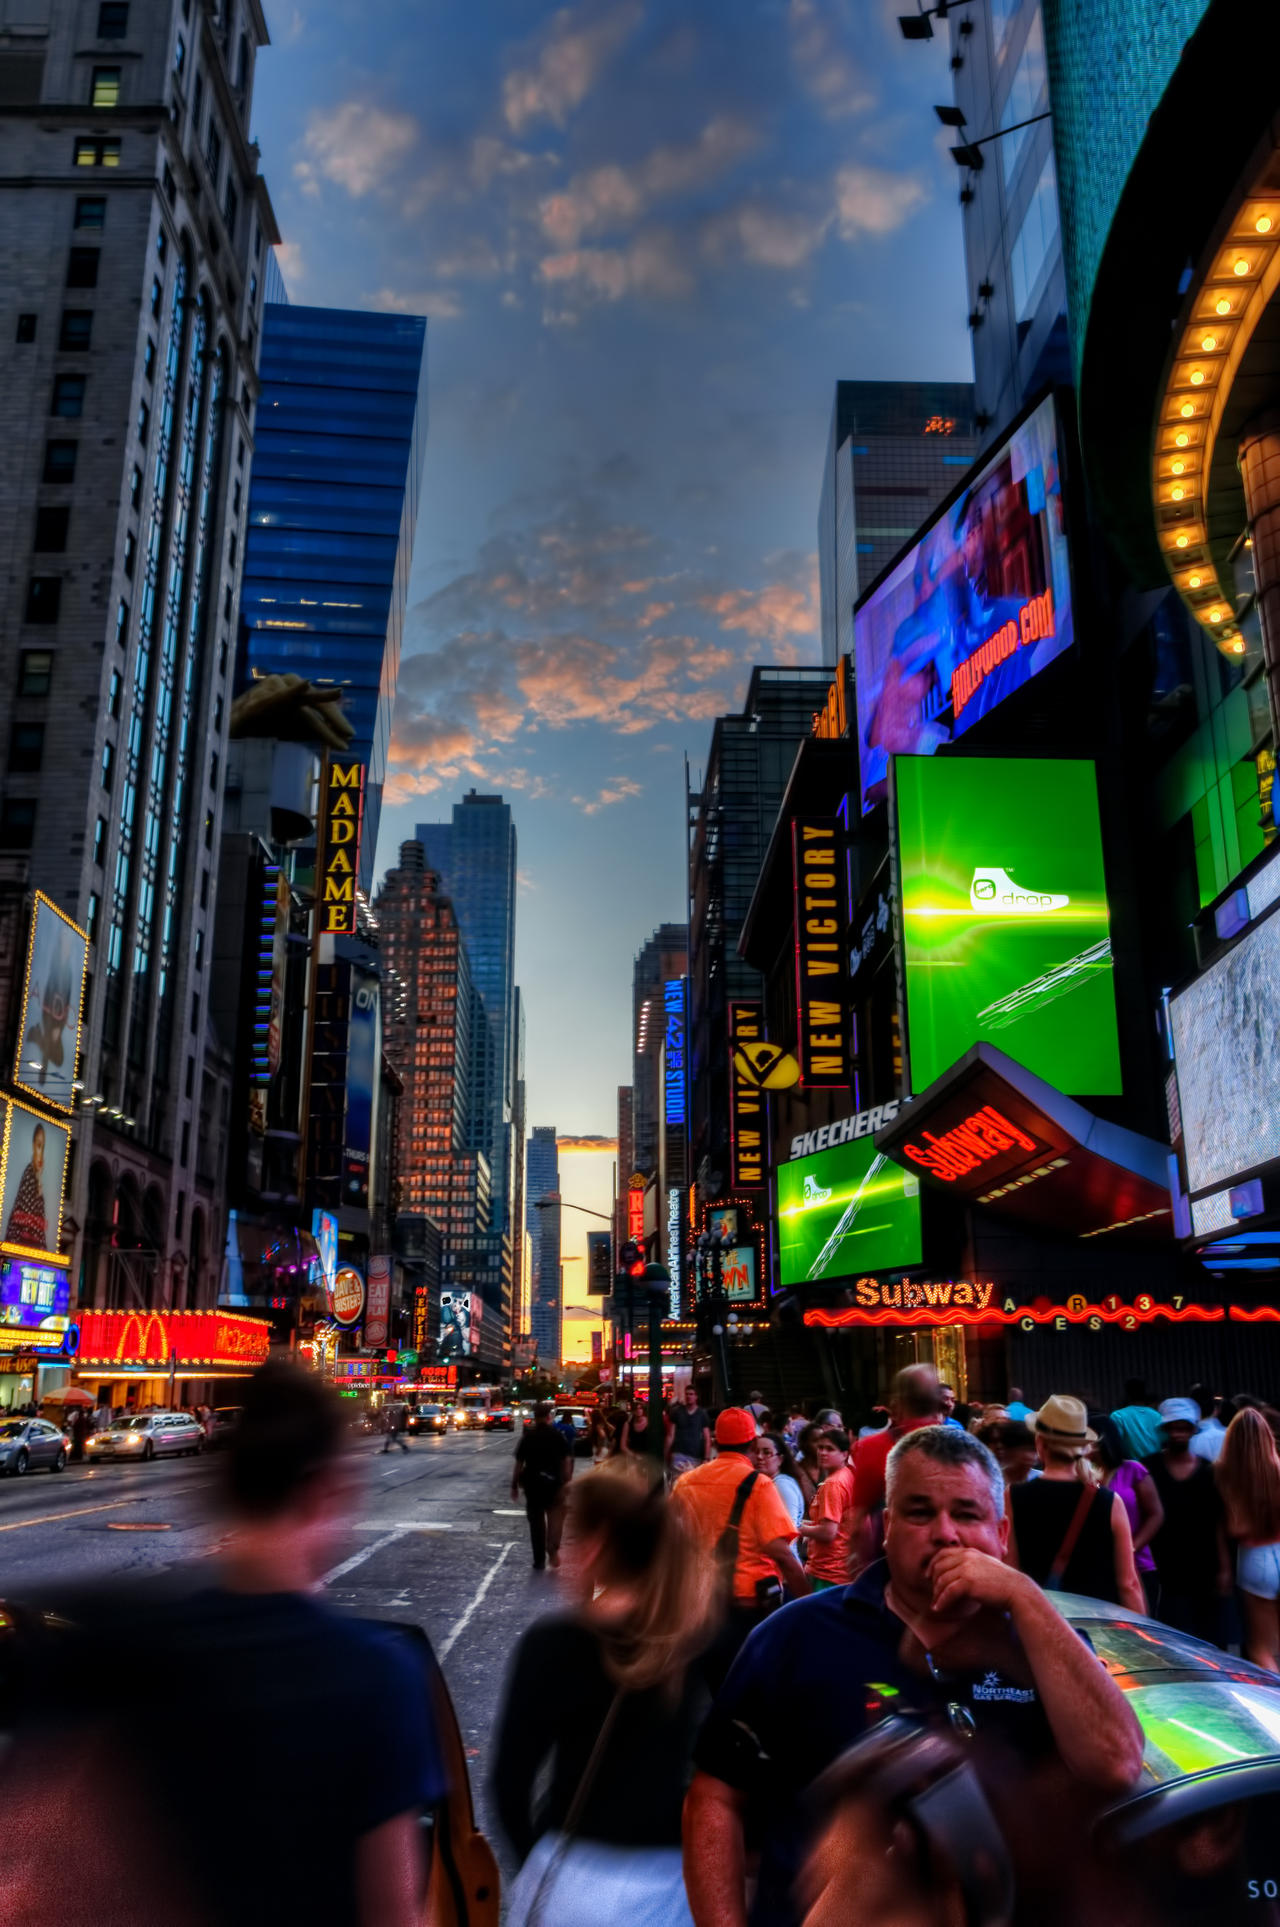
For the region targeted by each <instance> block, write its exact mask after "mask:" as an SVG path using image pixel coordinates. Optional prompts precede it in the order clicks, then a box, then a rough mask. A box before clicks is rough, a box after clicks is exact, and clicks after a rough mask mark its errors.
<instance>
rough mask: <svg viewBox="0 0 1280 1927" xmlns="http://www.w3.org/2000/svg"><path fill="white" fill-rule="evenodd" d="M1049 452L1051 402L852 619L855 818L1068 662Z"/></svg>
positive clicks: (1063, 534) (1065, 561)
mask: <svg viewBox="0 0 1280 1927" xmlns="http://www.w3.org/2000/svg"><path fill="white" fill-rule="evenodd" d="M1058 450H1059V438H1058V423H1057V415H1056V411H1055V409H1054V404H1053V399H1052V397H1049V398H1047V399H1046V400H1045V401H1043V402H1042V403H1041V405H1040V406H1039V408H1037V409H1036V410H1035V411H1034V412H1033V413H1032V414H1031V415H1029V416H1028V417H1027V419H1026V421H1025V422H1023V423H1022V425H1021V427H1019V428H1016V429H1015V430H1014V431H1013V433H1012V435H1010V437H1009V439H1008V440H1007V441H1006V442H1004V443H1002V444H1001V446H1000V448H999V449H997V450H996V452H995V453H994V454H993V455H992V456H991V457H990V458H989V459H988V460H987V461H986V462H985V463H984V464H983V466H982V467H981V468H979V469H978V470H977V471H976V473H975V474H974V476H973V479H972V480H971V481H970V482H969V483H968V484H967V485H966V487H965V488H964V489H963V490H962V492H961V494H960V495H959V497H958V498H957V499H956V500H954V501H953V502H952V503H951V504H950V505H949V506H948V507H947V508H945V509H943V510H942V512H941V513H940V514H939V515H938V516H937V517H935V519H934V521H933V523H932V524H931V525H930V526H929V528H928V529H927V531H926V532H925V534H924V535H923V536H922V537H921V539H920V541H919V542H917V543H916V545H915V547H914V548H913V549H911V550H910V552H909V553H908V554H907V555H905V556H904V557H903V558H902V560H901V562H899V563H898V564H897V566H896V568H894V569H893V570H892V571H891V572H890V573H889V574H888V575H887V576H886V577H885V579H884V581H883V582H882V583H881V584H880V587H879V588H878V589H876V590H874V591H873V592H872V594H871V595H870V596H869V597H868V598H867V600H866V602H865V603H863V605H862V606H861V607H860V608H859V609H857V610H856V611H855V612H854V618H853V633H854V654H855V660H856V664H857V681H856V688H857V699H858V752H859V757H860V761H861V772H862V777H861V780H862V808H863V811H864V812H865V811H867V810H869V809H870V808H871V807H872V805H873V804H875V803H877V802H879V801H880V799H881V798H882V797H883V796H884V795H885V794H886V793H887V786H888V780H889V760H890V758H891V757H892V756H894V755H910V756H932V755H933V753H934V751H935V750H936V749H937V748H938V746H939V745H940V744H941V743H949V742H954V741H955V739H956V738H957V737H958V736H962V735H963V734H964V732H965V731H966V730H967V729H970V728H971V727H972V726H973V724H974V723H976V722H977V721H978V720H979V718H980V717H982V716H985V715H987V714H989V712H990V711H991V710H993V709H994V708H995V707H996V705H997V704H998V703H1001V702H1003V701H1004V699H1005V697H1006V696H1009V695H1011V694H1012V693H1013V691H1014V690H1015V689H1019V688H1021V686H1022V685H1023V683H1025V682H1029V681H1030V679H1031V677H1032V676H1035V675H1038V674H1039V673H1040V671H1041V670H1042V669H1044V668H1046V667H1047V665H1048V664H1049V663H1051V662H1053V661H1054V660H1055V658H1056V657H1058V656H1060V655H1061V654H1062V653H1063V651H1064V650H1065V649H1069V648H1070V646H1071V642H1072V638H1073V620H1072V607H1071V573H1070V566H1069V557H1068V552H1067V531H1066V522H1065V516H1064V513H1063V503H1062V478H1061V470H1060V462H1059V452H1058Z"/></svg>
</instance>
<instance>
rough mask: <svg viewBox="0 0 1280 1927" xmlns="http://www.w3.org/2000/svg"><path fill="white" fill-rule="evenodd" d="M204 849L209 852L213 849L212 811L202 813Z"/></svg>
mask: <svg viewBox="0 0 1280 1927" xmlns="http://www.w3.org/2000/svg"><path fill="white" fill-rule="evenodd" d="M204 847H205V849H206V850H211V849H212V848H213V811H212V810H206V811H205V813H204Z"/></svg>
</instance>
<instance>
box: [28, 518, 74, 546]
mask: <svg viewBox="0 0 1280 1927" xmlns="http://www.w3.org/2000/svg"><path fill="white" fill-rule="evenodd" d="M70 520H71V510H70V509H69V508H57V509H37V510H36V539H35V547H36V548H37V549H39V550H41V551H42V552H43V553H44V554H46V555H61V554H62V552H63V550H64V549H65V548H66V546H67V524H68V522H69V521H70Z"/></svg>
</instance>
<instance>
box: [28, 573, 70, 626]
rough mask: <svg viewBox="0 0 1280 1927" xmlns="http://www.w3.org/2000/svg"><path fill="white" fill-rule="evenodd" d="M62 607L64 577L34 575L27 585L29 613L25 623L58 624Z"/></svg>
mask: <svg viewBox="0 0 1280 1927" xmlns="http://www.w3.org/2000/svg"><path fill="white" fill-rule="evenodd" d="M61 605H62V577H61V576H60V575H33V576H32V578H31V580H30V582H29V583H28V584H27V612H26V615H25V616H24V617H23V620H24V622H56V621H57V620H58V610H59V608H60V607H61Z"/></svg>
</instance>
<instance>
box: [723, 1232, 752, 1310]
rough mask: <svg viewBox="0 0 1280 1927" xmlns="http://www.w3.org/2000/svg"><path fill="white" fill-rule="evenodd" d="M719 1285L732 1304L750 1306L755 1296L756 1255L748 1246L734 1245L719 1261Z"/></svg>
mask: <svg viewBox="0 0 1280 1927" xmlns="http://www.w3.org/2000/svg"><path fill="white" fill-rule="evenodd" d="M720 1283H721V1285H722V1286H723V1287H724V1295H725V1297H726V1298H728V1299H729V1300H730V1301H731V1302H732V1303H733V1304H737V1305H747V1304H750V1303H751V1301H752V1299H753V1298H754V1297H755V1295H756V1254H755V1251H754V1250H753V1248H752V1247H751V1246H750V1245H735V1246H734V1248H733V1250H732V1251H726V1252H725V1254H724V1257H723V1258H722V1259H721V1261H720Z"/></svg>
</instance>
